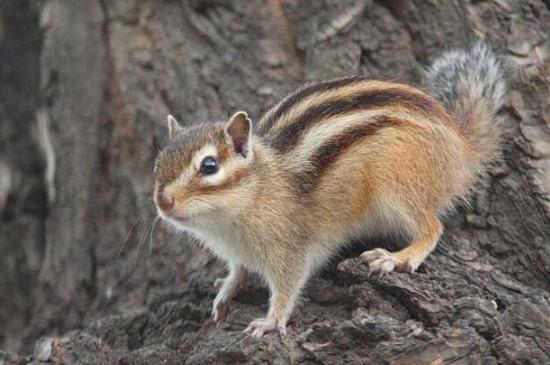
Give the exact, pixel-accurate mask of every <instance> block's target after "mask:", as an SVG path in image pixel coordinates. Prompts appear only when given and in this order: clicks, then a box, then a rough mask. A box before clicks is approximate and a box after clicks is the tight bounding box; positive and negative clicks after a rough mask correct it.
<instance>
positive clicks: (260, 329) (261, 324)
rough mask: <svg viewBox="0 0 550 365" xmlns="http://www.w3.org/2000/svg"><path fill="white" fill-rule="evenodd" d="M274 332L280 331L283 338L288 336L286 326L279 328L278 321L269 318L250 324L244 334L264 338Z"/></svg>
mask: <svg viewBox="0 0 550 365" xmlns="http://www.w3.org/2000/svg"><path fill="white" fill-rule="evenodd" d="M272 331H278V332H279V334H280V335H281V336H284V335H286V326H284V325H279V326H278V325H277V321H275V320H272V319H269V318H262V319H256V320H254V321H252V322H250V324H249V325H248V327H246V329H245V330H244V333H246V334H248V335H250V336H252V337H262V336H263V335H264V334H266V333H268V332H272Z"/></svg>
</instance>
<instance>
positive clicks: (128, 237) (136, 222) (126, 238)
mask: <svg viewBox="0 0 550 365" xmlns="http://www.w3.org/2000/svg"><path fill="white" fill-rule="evenodd" d="M142 219H143V216H141V217H138V218H137V219H136V221H135V222H134V224H133V225H132V227H131V228H130V229H129V230H128V233H126V236H125V237H124V240H123V241H122V244H121V245H120V248H119V249H118V255H117V261H120V257H121V256H122V252H123V251H124V248H125V247H126V244H127V243H128V240H129V239H130V236H131V235H132V232H133V231H134V229H136V227H137V225H138V224H139V222H141V220H142Z"/></svg>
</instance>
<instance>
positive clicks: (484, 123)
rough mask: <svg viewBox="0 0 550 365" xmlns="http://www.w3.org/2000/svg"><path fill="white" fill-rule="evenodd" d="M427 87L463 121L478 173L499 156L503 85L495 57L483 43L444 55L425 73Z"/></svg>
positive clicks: (500, 70) (504, 88) (474, 165)
mask: <svg viewBox="0 0 550 365" xmlns="http://www.w3.org/2000/svg"><path fill="white" fill-rule="evenodd" d="M425 86H426V88H427V89H428V92H430V93H431V94H432V95H433V96H435V97H436V98H437V99H439V101H441V102H442V103H443V104H444V105H445V107H446V108H447V110H449V111H450V112H451V113H453V115H454V116H455V117H456V119H458V121H459V122H461V123H463V133H464V136H465V137H466V139H467V141H468V142H469V143H470V145H471V147H472V150H473V156H471V160H472V163H473V167H474V169H476V170H477V172H478V173H480V172H483V171H484V170H485V169H486V168H487V165H488V164H490V163H491V162H493V161H494V160H495V159H497V158H498V157H499V156H500V152H501V147H500V143H501V137H502V133H503V126H502V124H501V122H500V121H499V118H498V117H497V112H498V110H499V109H500V108H501V107H502V104H503V103H504V94H505V91H506V84H505V81H504V77H503V73H502V69H501V66H500V63H499V62H498V60H497V58H496V56H495V55H494V54H493V52H492V51H491V50H490V49H489V48H488V47H487V45H485V44H484V43H482V42H477V43H475V44H474V45H473V46H472V47H471V48H470V49H467V50H455V51H450V52H447V53H445V54H443V55H442V56H441V57H440V58H438V59H437V60H436V61H435V62H434V63H433V65H432V66H431V67H430V68H429V69H428V70H427V72H426V85H425Z"/></svg>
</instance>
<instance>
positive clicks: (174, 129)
mask: <svg viewBox="0 0 550 365" xmlns="http://www.w3.org/2000/svg"><path fill="white" fill-rule="evenodd" d="M167 120H168V137H169V138H170V139H175V138H176V137H177V136H178V135H180V134H181V133H182V132H183V130H184V128H183V127H182V126H181V125H180V124H179V123H178V121H177V120H176V118H174V116H173V115H172V114H168V118H167Z"/></svg>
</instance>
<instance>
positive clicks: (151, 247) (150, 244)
mask: <svg viewBox="0 0 550 365" xmlns="http://www.w3.org/2000/svg"><path fill="white" fill-rule="evenodd" d="M159 220H160V216H159V215H157V216H156V217H155V220H154V221H153V224H152V226H151V232H150V233H149V256H151V255H152V254H153V234H154V233H155V227H156V226H157V222H158V221H159Z"/></svg>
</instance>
